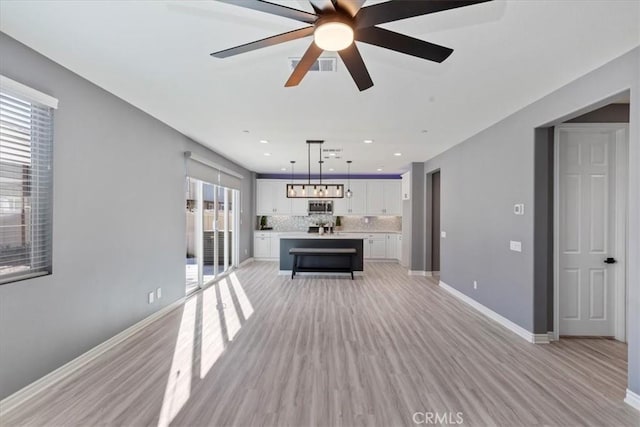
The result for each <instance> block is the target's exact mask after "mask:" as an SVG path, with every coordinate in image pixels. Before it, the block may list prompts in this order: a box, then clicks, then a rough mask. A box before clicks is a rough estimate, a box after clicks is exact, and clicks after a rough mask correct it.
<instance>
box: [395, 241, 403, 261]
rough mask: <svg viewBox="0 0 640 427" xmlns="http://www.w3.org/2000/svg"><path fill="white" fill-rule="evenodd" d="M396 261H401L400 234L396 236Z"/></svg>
mask: <svg viewBox="0 0 640 427" xmlns="http://www.w3.org/2000/svg"><path fill="white" fill-rule="evenodd" d="M396 259H397V260H398V262H401V261H402V234H396Z"/></svg>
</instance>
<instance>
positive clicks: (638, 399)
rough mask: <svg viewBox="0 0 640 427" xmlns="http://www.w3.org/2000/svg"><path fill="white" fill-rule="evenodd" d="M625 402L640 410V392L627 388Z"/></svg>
mask: <svg viewBox="0 0 640 427" xmlns="http://www.w3.org/2000/svg"><path fill="white" fill-rule="evenodd" d="M624 403H626V404H627V405H629V406H631V407H632V408H634V409H636V410H638V411H640V394H638V393H634V392H632V391H631V390H629V389H627V397H625V398H624Z"/></svg>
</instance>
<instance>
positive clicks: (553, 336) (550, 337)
mask: <svg viewBox="0 0 640 427" xmlns="http://www.w3.org/2000/svg"><path fill="white" fill-rule="evenodd" d="M547 335H548V336H549V342H551V341H558V339H557V338H556V334H555V332H553V331H549V332H547Z"/></svg>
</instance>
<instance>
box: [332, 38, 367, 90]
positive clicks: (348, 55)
mask: <svg viewBox="0 0 640 427" xmlns="http://www.w3.org/2000/svg"><path fill="white" fill-rule="evenodd" d="M338 55H340V58H342V62H344V65H345V66H346V67H347V70H349V73H350V74H351V77H353V81H354V82H356V86H358V89H360V92H362V91H363V90H366V89H369V88H370V87H371V86H373V80H371V76H370V75H369V71H367V67H366V66H365V65H364V61H363V60H362V55H360V51H359V50H358V48H357V47H356V44H355V43H351V46H349V47H348V48H346V49H343V50H339V51H338Z"/></svg>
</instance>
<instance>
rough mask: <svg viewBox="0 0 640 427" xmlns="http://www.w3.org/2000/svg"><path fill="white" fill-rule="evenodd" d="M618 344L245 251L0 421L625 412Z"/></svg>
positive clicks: (216, 422)
mask: <svg viewBox="0 0 640 427" xmlns="http://www.w3.org/2000/svg"><path fill="white" fill-rule="evenodd" d="M626 355H627V346H626V345H625V344H623V343H620V342H617V341H612V340H593V339H567V340H561V341H559V342H555V343H552V344H549V345H533V344H529V343H527V342H525V341H524V340H522V338H520V337H519V336H517V335H515V334H513V333H512V332H510V331H508V330H506V329H504V328H502V327H501V326H499V325H498V324H496V323H494V322H493V321H491V320H489V319H487V318H485V317H484V316H482V315H481V314H479V313H478V312H477V311H475V310H473V309H472V308H470V307H468V306H467V305H465V304H463V303H461V302H460V301H458V300H457V299H455V298H454V297H452V296H451V295H450V294H448V293H447V292H445V291H443V290H442V289H440V288H439V287H438V286H437V283H436V282H435V281H434V280H433V279H430V278H424V277H416V276H408V275H407V274H406V271H405V270H404V269H402V268H401V267H399V266H398V265H397V264H392V263H368V264H367V265H366V268H365V274H364V275H363V276H359V277H356V280H353V281H352V280H350V278H346V276H345V277H343V276H306V275H301V276H299V277H296V279H295V280H290V279H289V277H287V276H278V275H277V264H276V263H270V262H254V263H252V264H249V265H248V266H246V267H243V268H242V269H240V270H238V271H237V272H236V273H235V274H234V275H233V276H231V277H229V278H228V279H226V280H224V281H222V282H220V283H219V284H217V285H215V286H213V287H210V288H208V289H206V290H204V291H202V292H199V293H197V294H196V295H194V296H193V297H191V298H190V299H189V300H188V301H187V302H186V303H185V305H184V306H182V307H181V308H178V309H176V310H174V311H172V312H171V313H169V314H168V315H167V316H165V317H163V318H162V319H160V320H158V321H156V322H154V323H153V324H151V325H149V326H148V327H147V328H145V329H144V330H142V331H140V332H138V333H137V334H136V335H135V336H133V337H131V338H130V339H128V340H126V341H125V342H123V343H121V344H119V345H118V346H117V347H115V348H113V349H111V350H109V351H108V352H107V353H105V354H103V355H102V356H101V357H99V358H97V359H95V360H94V361H92V362H90V363H88V364H87V365H85V366H83V367H82V368H81V369H79V370H78V371H77V372H75V373H73V374H72V375H70V376H68V377H66V378H64V379H62V380H61V381H59V382H58V383H56V384H54V385H52V386H51V387H50V388H49V389H47V390H46V391H45V392H43V393H41V394H39V395H37V396H35V397H34V398H33V399H31V400H29V401H27V402H25V403H24V404H23V405H21V406H20V407H18V408H16V409H14V410H13V411H11V412H10V413H6V414H0V424H1V425H2V426H14V425H33V426H40V425H42V426H48V425H61V426H62V425H64V426H88V425H91V426H94V425H105V426H112V425H118V426H147V425H153V426H163V425H177V426H190V425H198V426H205V425H210V426H243V427H244V426H254V425H255V426H296V427H298V426H307V425H310V426H328V425H331V426H349V427H350V426H360V425H362V426H372V425H373V426H376V425H377V426H385V427H387V426H409V425H414V420H413V414H414V413H416V412H420V413H425V412H432V413H438V414H448V413H450V414H451V415H450V416H455V414H457V413H461V415H462V417H463V419H464V425H470V426H490V425H501V426H503V425H504V426H519V425H523V426H541V425H558V426H560V425H562V426H565V425H587V426H591V425H593V426H603V425H607V426H608V425H620V426H638V425H640V414H639V413H638V412H637V411H635V410H633V409H632V408H630V407H628V406H627V405H625V404H624V403H623V398H624V395H625V388H626V381H627V378H626V373H627V361H626Z"/></svg>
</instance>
